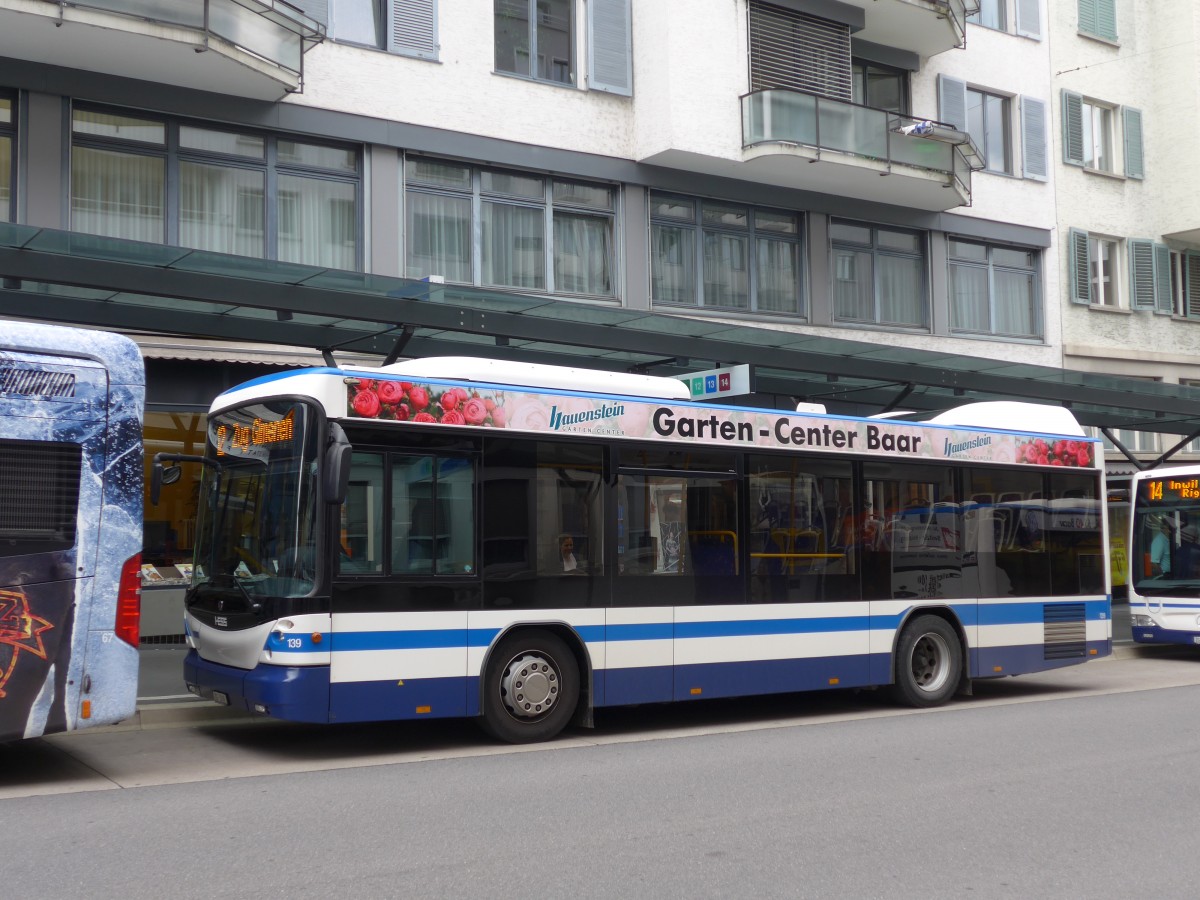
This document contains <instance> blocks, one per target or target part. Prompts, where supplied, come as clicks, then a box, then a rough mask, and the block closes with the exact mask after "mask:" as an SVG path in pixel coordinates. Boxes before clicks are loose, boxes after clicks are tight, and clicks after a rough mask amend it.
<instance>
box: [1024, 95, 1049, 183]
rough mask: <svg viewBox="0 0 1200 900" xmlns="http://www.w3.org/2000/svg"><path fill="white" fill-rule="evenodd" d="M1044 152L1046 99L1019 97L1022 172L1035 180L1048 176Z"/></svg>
mask: <svg viewBox="0 0 1200 900" xmlns="http://www.w3.org/2000/svg"><path fill="white" fill-rule="evenodd" d="M1047 157H1048V154H1047V152H1046V101H1044V100H1037V99H1035V98H1033V97H1022V98H1021V166H1022V174H1023V175H1024V176H1025V177H1026V178H1032V179H1034V180H1035V181H1046V180H1047V179H1048V178H1049V176H1050V172H1049V166H1048V159H1047Z"/></svg>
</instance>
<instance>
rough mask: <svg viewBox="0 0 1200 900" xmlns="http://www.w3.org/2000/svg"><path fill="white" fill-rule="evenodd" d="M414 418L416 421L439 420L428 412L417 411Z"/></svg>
mask: <svg viewBox="0 0 1200 900" xmlns="http://www.w3.org/2000/svg"><path fill="white" fill-rule="evenodd" d="M412 420H413V421H414V422H437V419H435V418H434V417H433V416H431V415H430V414H429V413H427V412H419V413H417V414H416V415H415V416H413V417H412Z"/></svg>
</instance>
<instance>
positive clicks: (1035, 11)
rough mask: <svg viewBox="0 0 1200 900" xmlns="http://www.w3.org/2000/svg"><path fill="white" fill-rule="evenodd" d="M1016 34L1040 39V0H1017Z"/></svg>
mask: <svg viewBox="0 0 1200 900" xmlns="http://www.w3.org/2000/svg"><path fill="white" fill-rule="evenodd" d="M1017 34H1019V35H1021V36H1022V37H1030V38H1036V39H1037V40H1039V41H1040V40H1041V39H1042V3H1041V0H1017Z"/></svg>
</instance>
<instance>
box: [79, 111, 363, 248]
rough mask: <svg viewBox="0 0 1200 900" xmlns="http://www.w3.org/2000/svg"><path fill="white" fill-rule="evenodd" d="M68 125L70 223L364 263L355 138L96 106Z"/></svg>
mask: <svg viewBox="0 0 1200 900" xmlns="http://www.w3.org/2000/svg"><path fill="white" fill-rule="evenodd" d="M72 132H73V139H72V151H71V228H72V230H74V231H82V232H86V233H88V234H100V235H107V236H109V237H118V238H127V239H130V240H139V241H149V242H154V243H164V242H165V243H168V244H172V245H176V246H180V247H191V248H194V249H197V250H209V251H213V252H217V253H233V254H238V255H241V256H256V257H262V258H266V259H278V260H283V261H287V262H295V263H301V264H305V265H316V266H326V267H328V268H333V269H357V268H359V266H360V262H359V238H358V235H359V230H360V229H359V219H360V214H359V209H360V206H361V200H360V191H361V178H360V175H359V153H358V150H357V149H354V148H350V147H335V146H328V145H321V144H312V143H307V142H301V141H296V140H292V139H290V138H283V137H275V136H272V135H265V134H253V133H242V132H233V131H224V130H218V129H215V128H207V127H200V126H197V125H192V124H186V123H181V122H174V121H169V120H160V119H154V118H150V117H143V116H141V115H129V114H125V113H122V112H110V111H106V110H99V109H88V108H76V109H75V110H74V111H73V113H72ZM268 185H272V186H273V187H272V189H271V190H270V191H268V187H267V186H268Z"/></svg>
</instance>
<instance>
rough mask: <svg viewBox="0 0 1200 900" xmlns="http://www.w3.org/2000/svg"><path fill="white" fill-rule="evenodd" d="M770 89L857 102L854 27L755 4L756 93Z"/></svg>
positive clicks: (752, 60) (752, 37) (753, 53)
mask: <svg viewBox="0 0 1200 900" xmlns="http://www.w3.org/2000/svg"><path fill="white" fill-rule="evenodd" d="M698 49H699V52H703V51H702V48H698ZM768 88H792V89H793V90H797V91H807V92H809V93H811V94H820V95H821V96H823V97H832V98H833V99H835V100H846V101H850V100H852V99H853V97H854V85H853V83H852V82H851V80H850V26H849V25H843V24H841V23H838V22H830V21H828V20H826V19H818V18H817V17H816V16H808V15H805V14H804V13H799V12H794V11H792V10H789V9H783V8H782V7H779V6H773V5H771V4H768V3H759V2H756V0H750V90H752V91H761V90H766V89H768Z"/></svg>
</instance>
